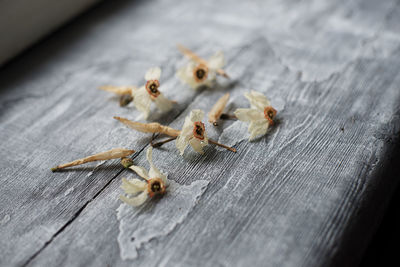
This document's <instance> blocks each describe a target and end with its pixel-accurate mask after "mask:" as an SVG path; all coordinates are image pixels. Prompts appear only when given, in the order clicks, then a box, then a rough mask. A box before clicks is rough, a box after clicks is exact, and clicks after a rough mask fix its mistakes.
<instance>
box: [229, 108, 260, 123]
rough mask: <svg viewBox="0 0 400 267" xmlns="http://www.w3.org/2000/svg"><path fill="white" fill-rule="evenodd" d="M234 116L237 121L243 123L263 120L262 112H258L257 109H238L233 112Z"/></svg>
mask: <svg viewBox="0 0 400 267" xmlns="http://www.w3.org/2000/svg"><path fill="white" fill-rule="evenodd" d="M234 114H235V116H236V117H237V118H238V120H241V121H245V122H250V121H259V120H262V119H265V117H264V113H263V112H260V111H259V110H257V109H251V108H238V109H237V110H236V111H235V112H234Z"/></svg>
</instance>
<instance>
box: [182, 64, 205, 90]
mask: <svg viewBox="0 0 400 267" xmlns="http://www.w3.org/2000/svg"><path fill="white" fill-rule="evenodd" d="M195 67H196V63H195V62H193V61H190V63H189V64H188V65H186V66H185V67H183V68H181V69H179V70H178V71H177V73H176V75H177V76H178V78H179V79H180V80H181V81H182V82H183V83H186V84H188V85H189V86H190V87H192V88H193V89H197V88H199V87H200V86H202V85H203V84H204V83H198V82H197V81H196V80H195V79H194V77H193V71H194V68H195Z"/></svg>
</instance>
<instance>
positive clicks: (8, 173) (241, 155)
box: [0, 0, 400, 266]
mask: <svg viewBox="0 0 400 267" xmlns="http://www.w3.org/2000/svg"><path fill="white" fill-rule="evenodd" d="M162 11H164V12H162ZM399 12H400V7H399V4H398V1H397V2H396V1H384V2H383V3H382V4H380V5H378V6H377V5H376V3H375V2H374V1H372V0H371V1H361V0H360V1H354V2H352V3H351V4H347V1H329V2H325V3H320V4H317V3H312V2H308V1H301V2H297V1H285V2H282V1H270V2H268V3H267V2H264V1H255V2H254V3H252V4H249V3H247V2H238V3H235V5H232V4H231V3H230V2H229V1H218V2H214V1H205V2H202V3H201V4H199V3H198V2H194V1H193V2H191V1H185V2H184V3H180V2H179V3H178V1H168V2H167V1H162V0H159V1H152V2H141V1H134V2H129V1H116V2H112V3H111V2H110V3H103V4H101V5H100V6H99V7H98V8H96V9H95V10H93V11H92V12H91V13H90V14H88V15H87V16H86V17H83V18H80V19H79V20H77V21H76V22H75V23H72V24H71V25H69V26H67V27H66V28H64V29H63V30H62V31H60V32H58V33H57V34H55V35H53V36H52V37H50V38H49V39H48V40H46V42H44V43H42V44H41V45H39V46H36V47H35V48H34V49H32V50H31V51H30V52H29V53H26V54H25V55H24V56H23V57H21V58H18V59H16V60H14V61H13V62H11V63H9V64H8V65H6V66H5V67H4V68H3V69H1V70H0V77H1V78H0V88H1V89H0V140H1V141H2V146H1V150H0V151H1V158H2V161H1V163H0V164H1V168H0V174H1V175H0V177H1V178H0V179H1V181H2V187H1V188H0V193H1V196H2V201H1V204H0V221H1V224H0V237H1V239H0V265H2V266H21V265H30V266H43V265H46V264H47V265H50V266H58V265H63V266H107V265H116V266H131V265H135V266H136V265H139V266H141V265H143V266H158V265H162V266H187V265H194V266H216V265H222V266H225V265H228V266H230V265H235V266H243V265H254V266H330V265H332V266H334V265H336V266H337V265H340V266H355V265H356V264H357V263H358V261H359V259H360V257H361V255H362V253H363V250H364V248H365V247H366V245H367V242H368V240H369V238H370V237H371V235H372V234H373V232H374V229H375V227H376V224H377V223H378V222H379V217H380V216H381V215H382V212H383V208H384V207H385V206H386V202H387V201H388V199H389V196H390V194H391V191H392V190H393V188H394V187H395V186H396V185H397V178H398V176H396V175H394V174H393V173H390V172H388V171H387V170H388V169H391V168H392V167H393V164H395V163H393V162H392V161H391V155H392V151H394V150H395V149H398V144H399V133H400V86H399V85H400V75H399V67H400V57H399V55H400V33H399V31H398V28H397V26H396V25H398V23H399V19H400V17H399V16H398V14H399ZM176 43H182V44H184V45H185V46H187V47H190V48H191V49H193V50H194V51H196V52H197V53H199V55H200V56H203V57H205V58H207V57H209V56H211V55H212V54H213V53H214V52H215V51H216V50H218V49H222V50H223V51H224V52H225V55H226V59H227V63H228V64H227V67H226V68H225V70H226V71H227V73H229V75H230V77H232V79H231V80H226V79H224V78H222V77H220V78H219V79H218V81H219V85H218V86H216V87H215V88H214V89H209V90H204V89H202V90H199V91H193V90H191V89H190V88H189V87H187V86H185V85H183V84H181V83H180V81H179V80H177V78H175V77H174V73H175V71H176V69H177V67H179V66H181V65H182V63H183V61H182V56H181V55H180V53H179V52H178V51H177V50H176V48H175V45H176ZM157 65H158V66H160V67H161V68H162V70H163V73H162V77H161V79H160V82H161V85H162V87H161V88H160V90H162V91H163V92H165V95H166V96H167V97H168V98H169V99H173V100H176V101H177V102H178V103H179V104H178V106H177V108H176V109H174V110H173V111H172V112H170V113H168V114H165V115H162V114H158V113H155V114H153V115H152V116H151V118H150V119H151V120H154V121H157V122H159V123H161V124H166V125H169V126H171V127H173V128H176V129H179V128H181V126H182V124H183V121H184V118H185V116H187V115H188V114H189V112H190V111H191V110H192V109H194V108H201V109H203V110H204V111H205V112H208V111H209V109H210V108H211V107H212V105H213V103H215V101H216V100H217V99H218V98H219V97H220V96H221V95H223V94H224V93H227V92H229V93H230V96H231V97H230V99H231V100H230V103H228V106H227V111H229V112H232V111H233V110H234V109H235V108H238V107H248V106H249V104H248V102H247V100H246V99H245V98H244V97H243V93H244V92H245V91H247V90H250V89H254V90H257V91H260V92H262V93H265V94H266V95H267V96H268V98H269V99H270V100H271V103H272V105H273V106H274V105H275V104H279V103H282V107H281V108H280V109H278V110H279V112H278V115H277V124H276V126H274V127H273V128H272V130H271V131H270V132H269V133H268V134H267V136H265V137H264V138H261V139H259V140H257V141H256V142H248V141H247V140H246V137H244V138H241V137H237V139H238V140H241V139H244V140H241V141H239V142H238V143H237V144H236V145H235V148H236V149H237V151H238V153H231V152H229V151H219V150H217V149H215V147H213V146H209V147H207V148H206V150H205V152H206V153H205V155H203V156H201V155H197V154H195V153H194V152H193V151H188V152H186V153H185V155H184V157H180V156H179V153H178V152H177V150H176V148H175V145H174V143H173V142H170V143H168V144H165V145H164V146H163V147H162V148H160V149H154V153H153V154H154V155H153V158H154V162H155V163H156V164H157V166H158V167H159V168H160V169H161V170H163V171H165V172H168V173H169V176H168V177H169V179H172V180H174V181H176V182H178V183H180V184H186V185H188V184H191V183H192V182H194V181H197V180H207V181H209V182H210V183H209V185H208V188H207V190H206V191H205V192H204V194H203V195H202V196H201V198H200V199H199V200H198V202H197V204H196V205H195V207H194V208H193V210H192V211H191V212H190V213H189V214H188V215H187V217H186V218H185V220H184V221H183V222H182V223H180V224H178V225H177V226H176V227H175V228H174V229H173V230H172V231H171V232H170V233H169V234H168V235H166V236H162V237H160V238H155V239H152V240H150V242H149V243H147V244H144V245H143V246H142V247H141V249H140V250H139V251H138V252H139V256H138V258H136V259H134V260H123V259H122V258H121V257H120V249H119V243H118V241H117V237H118V234H119V221H118V219H117V217H116V209H117V208H118V207H119V205H120V204H121V202H120V201H119V200H118V195H119V194H121V190H120V189H119V186H120V183H121V178H122V177H130V176H132V177H133V176H134V175H133V174H132V173H129V172H128V171H127V170H123V168H122V167H121V166H120V165H119V162H118V160H115V161H112V162H106V163H104V164H99V165H96V164H95V163H94V164H93V165H89V166H82V167H79V168H78V167H77V168H71V170H65V171H62V172H60V173H57V174H53V173H51V171H50V168H51V167H52V166H55V165H57V164H59V163H63V162H67V161H71V160H74V159H76V158H80V157H83V156H85V155H90V154H94V153H96V152H99V151H106V150H109V149H111V148H114V147H125V148H129V149H134V150H135V151H137V153H136V154H135V155H134V162H135V164H137V165H145V164H146V161H145V155H144V154H145V153H144V149H145V148H146V147H147V145H148V142H149V141H150V137H151V135H150V134H144V133H138V132H135V131H133V130H131V129H129V128H127V127H125V126H124V125H122V124H121V123H119V122H118V121H115V120H114V119H112V117H113V116H120V117H125V118H128V119H132V120H135V119H136V118H137V117H138V116H139V114H140V113H139V112H138V111H137V110H135V109H134V108H133V107H127V108H121V107H119V105H118V99H117V98H114V97H112V96H111V95H110V94H108V93H107V92H102V91H99V90H97V88H98V87H99V86H101V85H104V84H114V85H116V86H125V85H131V84H135V85H140V84H141V83H143V82H144V80H143V76H144V73H145V71H146V70H147V69H148V68H150V67H153V66H157ZM204 120H205V121H206V118H204ZM232 123H234V122H233V121H224V122H222V123H220V125H219V126H218V127H214V126H212V125H211V124H206V129H207V131H208V133H209V136H210V137H211V138H213V139H218V136H219V135H220V134H221V133H222V132H223V131H224V129H225V130H226V131H227V128H228V126H229V125H231V124H232ZM225 134H229V132H225ZM235 138H236V137H235ZM138 214H139V216H140V213H138Z"/></svg>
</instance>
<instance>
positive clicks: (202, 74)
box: [193, 64, 208, 83]
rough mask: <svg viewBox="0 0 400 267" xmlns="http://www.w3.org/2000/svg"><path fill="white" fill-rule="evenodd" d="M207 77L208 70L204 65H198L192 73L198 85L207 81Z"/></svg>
mask: <svg viewBox="0 0 400 267" xmlns="http://www.w3.org/2000/svg"><path fill="white" fill-rule="evenodd" d="M207 75H208V68H207V66H206V65H204V64H200V65H198V66H197V67H196V68H195V69H194V71H193V76H194V79H195V80H196V82H198V83H199V82H202V81H204V80H205V79H207Z"/></svg>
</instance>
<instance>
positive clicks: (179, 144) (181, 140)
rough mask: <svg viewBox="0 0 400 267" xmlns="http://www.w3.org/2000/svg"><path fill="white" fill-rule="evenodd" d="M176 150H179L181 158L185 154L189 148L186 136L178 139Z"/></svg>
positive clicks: (180, 136)
mask: <svg viewBox="0 0 400 267" xmlns="http://www.w3.org/2000/svg"><path fill="white" fill-rule="evenodd" d="M175 144H176V148H177V149H178V150H179V153H180V154H181V156H182V155H183V152H185V149H186V147H187V146H188V144H189V142H188V140H186V138H185V136H182V135H179V136H178V138H176V142H175Z"/></svg>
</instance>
